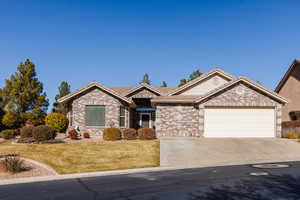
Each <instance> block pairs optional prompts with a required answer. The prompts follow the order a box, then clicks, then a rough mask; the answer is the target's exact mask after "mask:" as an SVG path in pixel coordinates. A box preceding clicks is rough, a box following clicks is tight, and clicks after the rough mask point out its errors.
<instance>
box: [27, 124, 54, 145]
mask: <svg viewBox="0 0 300 200" xmlns="http://www.w3.org/2000/svg"><path fill="white" fill-rule="evenodd" d="M32 136H33V139H34V140H35V141H36V142H41V141H46V140H53V139H54V138H55V137H56V132H55V130H54V129H53V128H52V127H49V126H45V125H39V126H36V127H34V129H33V131H32Z"/></svg>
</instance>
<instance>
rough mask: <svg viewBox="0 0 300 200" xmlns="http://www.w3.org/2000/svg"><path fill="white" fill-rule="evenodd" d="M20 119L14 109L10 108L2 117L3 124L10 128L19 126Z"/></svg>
mask: <svg viewBox="0 0 300 200" xmlns="http://www.w3.org/2000/svg"><path fill="white" fill-rule="evenodd" d="M19 121H20V120H19V116H18V115H17V114H16V113H15V112H14V111H13V110H8V112H7V113H6V114H5V115H4V116H3V118H2V124H4V125H5V126H7V127H9V128H13V127H18V125H19Z"/></svg>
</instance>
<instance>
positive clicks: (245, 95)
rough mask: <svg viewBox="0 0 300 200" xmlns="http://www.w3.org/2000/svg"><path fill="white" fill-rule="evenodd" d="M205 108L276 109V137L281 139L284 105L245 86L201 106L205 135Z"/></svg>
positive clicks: (218, 96) (223, 93)
mask: <svg viewBox="0 0 300 200" xmlns="http://www.w3.org/2000/svg"><path fill="white" fill-rule="evenodd" d="M205 106H235V107H239V106H240V107H274V108H275V114H276V123H275V125H276V136H277V137H281V111H282V105H281V104H280V103H278V102H276V101H274V100H273V99H271V98H269V97H268V96H266V95H264V94H261V93H259V92H257V91H256V90H254V89H252V88H250V87H249V86H246V85H244V84H237V85H234V86H232V87H230V88H228V89H227V91H225V92H222V93H221V94H219V95H215V96H213V97H210V99H208V100H206V102H203V103H201V104H200V105H199V118H200V123H199V130H200V135H201V136H203V133H204V108H205Z"/></svg>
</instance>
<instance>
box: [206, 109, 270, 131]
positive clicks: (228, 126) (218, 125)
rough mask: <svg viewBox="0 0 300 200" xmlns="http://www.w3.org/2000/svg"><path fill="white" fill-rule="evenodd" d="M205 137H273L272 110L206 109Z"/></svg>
mask: <svg viewBox="0 0 300 200" xmlns="http://www.w3.org/2000/svg"><path fill="white" fill-rule="evenodd" d="M204 136H205V137H274V136H275V114H274V109H273V108H263V109H262V108H259V109H258V108H206V109H205V117H204Z"/></svg>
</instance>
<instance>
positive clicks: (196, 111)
mask: <svg viewBox="0 0 300 200" xmlns="http://www.w3.org/2000/svg"><path fill="white" fill-rule="evenodd" d="M59 102H62V103H66V104H67V105H69V112H68V118H69V120H70V123H69V126H70V127H69V128H74V127H79V129H80V130H81V131H89V132H90V133H91V134H93V135H101V134H102V131H103V129H104V128H106V127H119V128H140V127H147V128H155V130H156V133H157V137H163V136H169V137H170V136H183V137H220V138H225V137H241V138H246V137H281V112H282V106H283V105H284V104H286V103H287V100H286V99H285V98H283V97H282V96H280V95H279V94H277V93H275V92H273V91H271V90H268V89H266V88H265V87H263V86H262V85H260V84H258V83H256V82H253V81H251V80H249V79H247V78H245V77H234V76H232V75H230V74H228V73H225V72H224V71H222V70H220V69H214V70H212V71H211V72H209V73H207V74H203V75H201V76H200V77H198V78H196V79H194V80H192V81H190V82H188V83H187V84H185V85H183V86H181V87H178V88H169V87H153V86H151V85H148V84H139V85H137V86H136V87H108V86H104V85H102V84H100V83H98V82H95V81H93V82H91V83H89V84H88V85H86V86H84V87H83V88H80V89H78V90H76V91H75V92H73V93H70V94H68V95H66V96H64V97H62V98H61V99H59Z"/></svg>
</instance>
